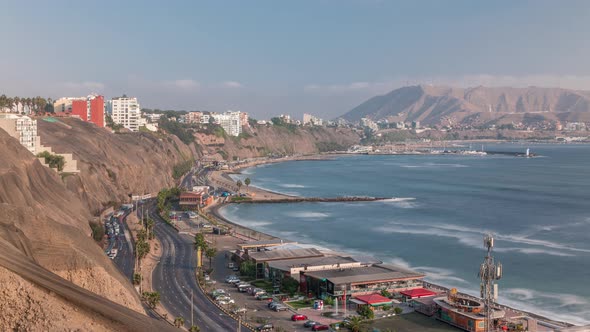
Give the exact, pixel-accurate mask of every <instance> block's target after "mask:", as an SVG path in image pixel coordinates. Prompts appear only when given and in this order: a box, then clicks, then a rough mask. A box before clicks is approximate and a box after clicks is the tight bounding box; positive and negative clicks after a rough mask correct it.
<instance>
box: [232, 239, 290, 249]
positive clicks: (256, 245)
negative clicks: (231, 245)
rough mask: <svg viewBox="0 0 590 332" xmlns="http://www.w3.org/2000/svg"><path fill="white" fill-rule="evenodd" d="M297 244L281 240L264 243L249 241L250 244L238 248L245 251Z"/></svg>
mask: <svg viewBox="0 0 590 332" xmlns="http://www.w3.org/2000/svg"><path fill="white" fill-rule="evenodd" d="M295 243H297V242H291V241H284V240H281V239H275V240H264V241H248V242H244V243H240V244H238V248H240V249H242V250H244V249H252V248H264V247H275V246H280V245H283V244H295Z"/></svg>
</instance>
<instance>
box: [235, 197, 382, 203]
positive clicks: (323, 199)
mask: <svg viewBox="0 0 590 332" xmlns="http://www.w3.org/2000/svg"><path fill="white" fill-rule="evenodd" d="M385 200H391V197H368V196H343V197H283V198H269V199H257V200H250V199H245V200H235V201H234V200H228V201H227V202H226V203H232V204H252V203H255V204H259V203H302V202H316V203H336V202H375V201H385Z"/></svg>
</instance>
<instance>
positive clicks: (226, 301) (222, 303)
mask: <svg viewBox="0 0 590 332" xmlns="http://www.w3.org/2000/svg"><path fill="white" fill-rule="evenodd" d="M235 302H236V301H234V300H233V299H229V300H223V301H217V303H218V304H220V305H228V304H231V303H235Z"/></svg>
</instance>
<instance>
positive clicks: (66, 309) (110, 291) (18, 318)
mask: <svg viewBox="0 0 590 332" xmlns="http://www.w3.org/2000/svg"><path fill="white" fill-rule="evenodd" d="M0 155H1V156H2V163H1V164H0V211H2V213H1V214H0V244H2V245H3V246H9V247H14V248H16V249H18V250H19V251H20V252H22V253H23V254H24V255H26V256H28V257H30V258H32V259H33V260H34V261H35V262H36V263H37V264H39V265H40V266H42V267H44V268H46V269H48V270H50V271H52V272H53V273H55V274H57V275H59V276H61V277H63V278H65V279H66V280H69V281H71V282H73V283H74V284H76V285H78V286H81V287H82V288H85V289H87V290H90V291H92V292H94V293H96V294H99V295H101V296H104V297H106V298H108V299H110V300H112V301H114V302H117V303H119V304H122V305H124V306H126V307H129V308H132V309H134V310H136V311H139V312H143V309H142V307H141V304H140V302H139V298H138V297H137V295H136V293H135V291H134V290H133V288H132V286H131V285H130V284H129V282H128V281H127V280H125V278H124V277H123V275H121V274H120V273H119V271H118V270H117V269H116V268H115V267H114V265H113V264H112V262H111V261H110V260H109V259H108V258H107V257H106V256H105V255H104V253H103V252H102V250H101V249H100V247H99V246H97V245H96V243H94V241H93V240H92V239H91V237H90V233H91V230H90V227H89V224H88V221H89V219H90V218H91V215H90V213H89V212H88V210H87V209H86V207H85V206H84V204H83V203H82V202H81V201H80V199H79V198H78V197H77V196H76V195H74V194H73V193H71V192H70V191H69V190H68V189H67V188H66V187H65V186H64V184H63V182H62V179H61V178H60V176H59V175H58V174H57V173H55V172H54V171H53V170H50V169H48V168H46V167H44V166H42V165H41V163H40V162H39V161H38V160H37V159H36V158H34V156H33V155H32V154H31V153H30V152H29V151H28V150H26V149H25V148H24V147H23V146H21V145H20V144H19V143H18V141H17V140H15V139H14V138H12V137H10V136H8V134H6V132H4V131H3V130H0ZM0 282H1V283H2V285H3V287H2V290H0V311H2V315H0V316H1V318H0V330H3V331H7V330H50V331H53V330H65V329H74V330H76V329H81V330H119V329H120V326H118V325H116V324H115V323H113V322H111V321H109V320H107V319H105V318H104V317H101V316H97V315H96V314H95V313H91V312H89V311H87V310H85V309H82V308H80V307H78V306H76V305H73V304H71V303H69V302H68V301H66V300H65V299H63V298H61V297H59V296H56V295H55V294H53V293H51V292H47V291H46V290H44V289H43V288H40V287H38V286H36V285H35V284H32V283H31V282H29V281H27V280H25V279H23V278H21V277H20V276H18V275H16V274H15V273H13V272H10V271H9V270H7V269H5V268H4V267H1V268H0Z"/></svg>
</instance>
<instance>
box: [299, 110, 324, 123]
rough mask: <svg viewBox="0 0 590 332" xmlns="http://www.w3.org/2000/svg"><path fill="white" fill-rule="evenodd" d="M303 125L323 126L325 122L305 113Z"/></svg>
mask: <svg viewBox="0 0 590 332" xmlns="http://www.w3.org/2000/svg"><path fill="white" fill-rule="evenodd" d="M303 125H304V126H305V125H311V126H323V125H324V120H322V119H320V118H318V117H315V116H313V115H311V114H307V113H304V114H303Z"/></svg>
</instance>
